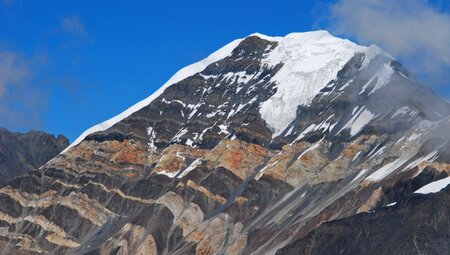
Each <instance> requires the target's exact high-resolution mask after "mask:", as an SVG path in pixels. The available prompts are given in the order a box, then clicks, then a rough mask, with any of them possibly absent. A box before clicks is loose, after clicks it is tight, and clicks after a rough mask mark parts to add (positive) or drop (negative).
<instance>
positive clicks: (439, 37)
mask: <svg viewBox="0 0 450 255" xmlns="http://www.w3.org/2000/svg"><path fill="white" fill-rule="evenodd" d="M330 10H331V20H330V22H329V24H330V29H331V30H332V31H333V32H335V33H338V34H344V35H346V36H350V37H353V38H355V39H357V40H358V41H359V42H361V43H366V44H367V43H375V44H377V45H379V46H380V47H382V48H384V49H385V50H386V51H388V52H390V53H391V54H392V55H394V56H395V57H397V58H399V59H400V60H402V61H403V62H404V63H405V64H406V66H407V67H408V68H410V69H412V71H413V73H418V74H419V75H422V76H428V77H434V79H432V78H430V79H429V80H427V81H428V82H431V83H442V82H443V81H442V80H440V81H438V79H443V78H444V77H447V78H448V76H449V75H448V70H449V68H450V43H449V42H450V14H449V13H445V12H442V11H439V10H437V9H436V8H434V7H432V6H431V5H430V4H428V3H427V2H426V1H423V0H395V1H392V0H339V1H338V2H337V3H335V4H333V5H332V6H331V9H330ZM430 85H433V84H430Z"/></svg>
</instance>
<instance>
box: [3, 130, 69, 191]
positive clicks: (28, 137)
mask: <svg viewBox="0 0 450 255" xmlns="http://www.w3.org/2000/svg"><path fill="white" fill-rule="evenodd" d="M67 146H69V141H68V140H67V138H66V137H64V136H63V135H59V136H58V137H56V138H55V136H53V135H50V134H47V133H44V132H41V131H30V132H28V133H16V132H11V131H9V130H7V129H4V128H0V185H3V184H5V183H7V182H9V181H10V180H12V179H13V178H14V177H16V176H18V175H21V174H24V173H26V172H28V171H30V170H35V169H37V168H39V167H41V166H42V165H44V164H45V163H47V162H48V161H49V160H50V159H52V158H53V157H55V156H56V155H58V154H59V153H60V152H61V151H62V150H64V149H65V148H66V147H67Z"/></svg>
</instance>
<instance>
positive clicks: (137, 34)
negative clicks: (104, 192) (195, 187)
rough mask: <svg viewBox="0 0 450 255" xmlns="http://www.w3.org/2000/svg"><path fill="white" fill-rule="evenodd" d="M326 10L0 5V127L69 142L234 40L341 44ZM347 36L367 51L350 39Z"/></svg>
mask: <svg viewBox="0 0 450 255" xmlns="http://www.w3.org/2000/svg"><path fill="white" fill-rule="evenodd" d="M346 1H347V2H348V1H350V2H351V1H353V0H341V1H340V2H344V3H340V4H344V6H343V8H347V7H346V6H345V4H346V3H345V2H346ZM355 1H356V0H355ZM370 1H371V0H369V2H370ZM383 1H385V0H383ZM414 1H416V0H414ZM338 4H339V1H338ZM425 4H426V5H427V6H431V8H432V10H433V11H434V12H436V13H438V14H446V13H448V12H449V10H450V8H449V3H448V2H447V1H432V2H427V3H425ZM333 6H334V7H342V6H336V2H335V1H300V0H297V1H288V0H280V1H267V0H258V1H242V0H240V1H237V0H228V1H207V0H205V1H200V0H191V1H173V0H172V1H102V0H98V1H81V0H80V1H61V0H59V1H57V0H53V1H52V0H50V1H25V0H0V24H1V26H0V101H2V102H0V126H4V127H7V128H9V129H12V130H16V131H27V130H29V129H42V130H45V131H47V132H51V133H55V134H60V133H62V134H64V135H66V136H67V137H69V139H70V140H71V141H73V140H74V139H75V138H76V137H77V136H78V135H79V134H80V133H81V132H82V131H83V130H85V129H87V128H89V127H90V126H92V125H94V124H97V123H99V122H101V121H104V120H106V119H108V118H110V117H112V116H114V115H116V114H118V113H120V112H121V111H123V110H125V109H126V108H127V107H129V106H131V105H132V104H134V103H136V102H137V101H139V100H141V99H143V98H145V97H147V96H148V95H150V94H151V93H152V92H153V91H155V90H156V89H157V88H159V87H160V86H161V85H162V84H163V83H164V82H165V81H166V80H168V79H169V78H170V76H171V75H172V74H174V73H175V72H176V71H177V70H178V69H180V68H182V67H183V66H186V65H188V64H190V63H193V62H196V61H198V60H200V59H202V58H204V57H206V56H207V55H208V54H209V53H211V52H213V51H215V50H216V49H218V48H219V47H221V46H223V45H224V44H226V43H228V42H230V41H232V40H234V39H236V38H241V37H245V36H247V35H249V34H251V33H254V32H260V33H263V34H268V35H285V34H287V33H290V32H294V31H308V30H312V29H323V28H325V29H331V30H335V31H336V33H340V34H344V36H345V35H346V34H345V32H344V33H342V27H336V26H334V24H335V23H336V24H341V23H342V24H344V25H343V26H345V22H347V21H348V20H343V18H342V17H340V16H338V15H340V14H339V12H338V10H333V11H332V12H333V13H332V14H330V7H333ZM352 6H353V5H352ZM344 10H347V9H344ZM330 17H331V18H330ZM444 21H445V19H444ZM339 22H340V23H339ZM444 23H445V22H444ZM444 28H445V26H444ZM344 30H345V29H344ZM332 32H333V31H332ZM347 37H350V38H352V39H355V40H357V41H363V42H364V43H366V42H369V43H372V42H375V43H377V42H376V39H375V40H374V39H372V38H373V37H369V38H367V36H364V35H362V34H361V32H359V31H356V32H354V33H348V34H347ZM382 43H386V42H382ZM387 45H389V42H387ZM400 56H401V58H402V57H403V55H401V54H400ZM406 57H408V56H406ZM406 57H405V58H406ZM414 57H417V56H414ZM2 59H3V60H2ZM2 67H3V70H4V71H3V74H4V78H3V79H2V77H1V75H2ZM447 70H448V69H447ZM437 90H439V91H440V93H441V94H443V95H446V94H447V89H446V88H445V87H442V86H441V87H439V88H437Z"/></svg>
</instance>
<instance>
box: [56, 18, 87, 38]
mask: <svg viewBox="0 0 450 255" xmlns="http://www.w3.org/2000/svg"><path fill="white" fill-rule="evenodd" d="M61 30H62V31H64V32H67V33H70V34H74V35H81V36H87V31H86V27H85V26H84V25H83V23H82V22H81V21H80V19H79V18H78V17H77V16H71V17H64V18H62V19H61Z"/></svg>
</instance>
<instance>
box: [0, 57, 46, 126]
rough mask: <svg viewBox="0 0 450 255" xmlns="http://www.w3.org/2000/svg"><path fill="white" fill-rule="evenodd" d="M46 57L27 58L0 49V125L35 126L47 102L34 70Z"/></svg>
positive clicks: (43, 62) (38, 122)
mask: <svg viewBox="0 0 450 255" xmlns="http://www.w3.org/2000/svg"><path fill="white" fill-rule="evenodd" d="M45 59H46V56H45V55H42V56H37V57H33V58H31V59H27V58H26V57H24V56H22V55H21V54H19V53H17V52H14V51H9V50H4V49H0V120H1V121H0V126H3V127H7V128H12V129H24V128H25V129H26V128H38V127H39V124H40V121H41V117H42V114H43V113H44V109H45V106H46V103H47V99H46V93H45V89H44V88H43V87H42V84H40V83H38V82H37V81H36V80H35V79H34V71H35V68H37V67H38V66H40V65H42V64H45V62H46V61H45Z"/></svg>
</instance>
